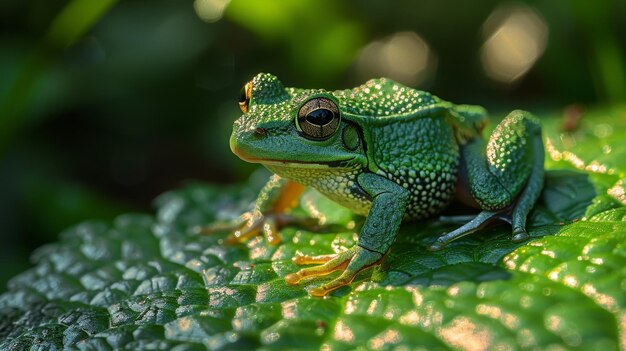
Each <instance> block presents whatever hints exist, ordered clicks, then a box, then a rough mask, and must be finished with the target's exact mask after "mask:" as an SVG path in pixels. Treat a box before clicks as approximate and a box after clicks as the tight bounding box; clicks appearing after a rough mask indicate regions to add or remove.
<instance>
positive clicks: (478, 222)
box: [428, 211, 510, 251]
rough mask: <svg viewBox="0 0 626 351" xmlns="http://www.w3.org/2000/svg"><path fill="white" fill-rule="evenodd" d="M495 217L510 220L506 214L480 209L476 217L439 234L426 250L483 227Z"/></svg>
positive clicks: (436, 249) (438, 248) (441, 247)
mask: <svg viewBox="0 0 626 351" xmlns="http://www.w3.org/2000/svg"><path fill="white" fill-rule="evenodd" d="M496 219H502V220H505V221H508V222H510V220H509V219H508V218H507V217H506V216H502V215H501V213H499V212H493V211H482V212H481V213H479V214H478V215H477V216H476V217H474V219H472V220H471V221H469V222H467V223H465V224H464V225H463V226H461V227H459V228H457V229H455V230H453V231H451V232H449V233H446V234H443V235H441V236H440V237H439V238H437V240H436V241H435V242H434V243H433V244H432V245H430V246H429V247H428V250H430V251H438V250H441V249H443V248H444V247H445V246H446V245H448V244H449V243H450V242H452V241H454V240H456V239H459V238H461V237H464V236H466V235H469V234H472V233H474V232H476V231H478V230H480V229H482V228H484V227H485V226H486V225H488V224H490V223H491V222H493V221H494V220H496Z"/></svg>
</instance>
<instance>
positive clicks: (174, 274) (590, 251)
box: [0, 112, 626, 350]
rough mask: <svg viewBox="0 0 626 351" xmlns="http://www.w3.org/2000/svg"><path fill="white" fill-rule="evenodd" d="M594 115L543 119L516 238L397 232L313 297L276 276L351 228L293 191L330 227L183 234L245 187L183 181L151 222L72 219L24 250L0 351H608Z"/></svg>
mask: <svg viewBox="0 0 626 351" xmlns="http://www.w3.org/2000/svg"><path fill="white" fill-rule="evenodd" d="M613 113H616V112H611V113H609V114H608V115H609V116H611V115H612V114H613ZM621 113H623V112H621ZM606 116H607V115H606V114H605V113H600V112H599V113H597V114H596V115H589V116H586V119H584V120H583V121H584V123H585V124H589V126H588V127H587V128H591V129H592V130H593V128H596V127H592V126H593V125H596V126H597V125H602V124H606V125H608V126H610V128H611V130H612V134H611V135H606V133H605V132H606V130H604V132H602V133H600V132H598V133H594V132H592V133H587V132H586V130H587V129H585V130H583V131H579V132H575V133H574V134H561V133H559V132H558V129H557V128H558V127H557V125H556V123H555V122H554V121H547V123H546V126H547V128H546V129H547V131H546V137H547V138H548V139H550V140H551V145H550V146H549V147H550V148H551V149H550V150H549V155H550V156H551V158H550V159H549V160H548V161H547V164H548V166H549V167H550V168H551V169H553V170H550V171H549V172H548V173H547V176H546V186H545V190H544V191H543V193H542V195H541V198H540V199H539V202H538V204H537V206H536V207H535V209H534V210H533V212H532V213H531V214H530V217H529V226H530V230H529V231H530V234H531V239H530V240H528V241H526V242H524V243H517V244H516V243H512V242H511V241H510V240H509V236H510V227H508V226H507V225H499V226H495V227H492V228H489V229H486V230H483V231H481V232H480V233H478V234H476V235H473V236H469V237H465V238H462V239H460V240H458V241H456V242H454V243H452V244H451V245H450V246H449V247H447V248H446V249H444V250H443V251H439V252H430V251H427V250H426V247H427V246H428V245H429V243H431V242H432V241H433V240H434V238H435V236H436V235H438V234H440V233H442V232H445V231H447V230H450V229H452V228H454V227H455V225H451V224H446V223H443V222H441V221H438V220H436V219H433V220H429V221H425V222H420V223H412V224H406V225H403V226H402V228H401V232H400V234H399V236H398V239H397V241H396V243H395V244H394V246H393V248H392V251H391V253H390V255H389V257H388V258H387V260H386V261H385V262H384V264H383V265H381V266H380V267H377V268H374V269H370V270H367V271H365V272H362V273H361V274H360V275H359V276H358V277H357V279H356V281H355V282H354V283H353V284H352V286H351V287H344V288H341V289H339V290H337V291H335V292H334V293H333V294H331V296H329V297H326V298H314V297H310V296H309V295H308V294H307V292H306V289H307V288H308V287H309V286H307V285H304V286H289V285H287V284H286V283H285V282H284V280H283V277H284V276H285V275H286V274H288V273H291V272H294V271H295V270H297V269H298V267H297V266H296V265H295V264H294V263H293V262H292V261H291V257H292V256H293V255H294V254H295V253H296V252H297V251H300V252H302V253H307V254H321V253H329V252H333V251H339V250H342V249H343V248H346V247H350V246H351V245H353V244H354V243H355V242H356V234H355V232H356V231H357V230H358V228H359V226H360V225H361V224H362V221H363V220H362V218H359V217H355V216H353V215H352V214H351V213H350V212H349V211H346V210H345V209H342V208H340V207H338V206H337V205H335V204H334V203H332V202H330V201H328V200H327V199H325V198H323V197H321V195H320V194H319V193H316V192H308V193H306V194H305V196H304V198H303V201H302V206H301V207H300V208H298V209H297V211H296V212H297V213H299V214H306V213H307V212H309V213H310V212H311V211H319V212H321V213H322V214H324V215H325V216H326V219H327V221H328V222H329V223H331V224H334V225H335V227H336V228H340V229H337V230H331V231H329V232H328V233H313V232H308V231H306V230H302V229H298V228H284V229H283V230H282V235H283V239H284V241H283V244H281V245H278V246H270V245H268V244H266V243H265V242H264V241H263V240H262V239H261V238H258V239H254V240H252V241H250V242H249V243H248V244H247V245H237V246H227V245H223V244H222V243H221V240H222V239H223V237H224V236H223V235H213V236H198V235H196V234H194V233H193V231H192V228H193V227H194V226H196V225H202V224H207V223H212V222H214V221H216V220H224V219H228V218H233V217H234V216H237V215H238V214H240V213H241V212H242V211H244V210H245V209H246V208H247V206H248V205H249V203H250V201H251V200H253V199H254V197H255V194H256V189H257V188H258V186H251V185H250V186H244V187H230V188H224V187H213V186H207V185H202V184H189V185H188V186H186V187H184V188H182V189H180V190H176V191H172V192H169V193H166V194H164V195H162V196H161V197H159V198H158V199H157V201H156V206H157V212H156V215H142V214H127V215H123V216H120V217H118V218H117V219H116V220H115V221H114V222H113V223H107V222H85V223H82V224H79V225H76V226H75V227H72V228H70V229H68V230H66V231H65V232H63V233H62V235H61V239H60V241H59V242H58V243H56V244H52V245H48V246H45V247H42V248H40V249H39V250H37V251H36V252H35V253H34V254H33V260H34V262H35V267H34V268H32V269H30V270H28V271H26V272H24V273H22V274H20V275H18V276H17V277H15V278H14V279H12V280H11V282H10V283H9V291H8V292H7V293H5V294H3V295H1V296H0V349H9V350H21V349H63V348H70V349H79V350H110V349H137V350H148V349H150V350H205V349H210V350H232V349H245V350H248V349H257V348H261V349H294V348H302V349H320V348H325V349H333V350H335V349H339V350H343V349H346V350H347V349H354V348H359V347H360V348H361V349H392V348H394V347H403V348H421V349H427V350H431V349H446V348H453V349H464V350H465V349H470V350H487V349H507V350H508V349H580V350H615V349H618V348H622V349H623V348H625V347H626V344H625V342H626V341H625V340H626V313H625V311H626V269H625V268H624V267H626V222H625V221H624V219H625V218H626V207H624V202H626V200H625V198H624V188H623V183H622V179H623V177H624V171H626V169H625V168H624V164H623V161H621V160H623V158H622V159H620V158H621V157H623V156H624V152H626V149H624V148H623V147H622V146H621V144H620V140H621V139H622V138H623V137H624V136H625V135H624V132H622V130H624V129H623V128H624V127H625V124H626V122H624V120H623V119H615V118H613V119H611V118H608V119H607V117H606ZM594 123H595V124H594ZM602 128H606V126H605V127H602ZM571 138H575V141H576V142H575V143H571V140H570V139H571ZM568 140H569V141H568ZM604 145H609V147H610V148H611V150H610V152H608V153H607V152H606V150H608V149H607V148H606V147H604ZM559 155H560V159H559ZM567 155H569V156H567ZM572 155H573V156H572ZM574 156H575V157H574ZM599 160H601V161H599ZM594 161H596V162H595V163H594ZM594 165H595V166H594ZM603 166H604V168H603ZM611 169H612V170H613V171H612V172H609V170H611ZM333 228H334V227H333ZM347 228H353V229H347ZM331 278H332V276H331V277H329V278H328V279H331Z"/></svg>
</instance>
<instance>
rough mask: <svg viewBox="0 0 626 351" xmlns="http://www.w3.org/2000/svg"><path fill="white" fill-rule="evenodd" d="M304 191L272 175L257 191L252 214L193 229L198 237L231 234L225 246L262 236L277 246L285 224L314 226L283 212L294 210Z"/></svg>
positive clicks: (315, 221) (312, 219) (296, 184)
mask: <svg viewBox="0 0 626 351" xmlns="http://www.w3.org/2000/svg"><path fill="white" fill-rule="evenodd" d="M303 191H304V187H303V186H302V185H300V184H298V183H295V182H292V181H290V180H287V179H285V178H281V177H279V176H277V175H273V176H272V177H271V178H270V179H269V181H268V182H267V183H266V184H265V186H264V187H263V189H261V191H260V193H259V196H258V198H257V200H256V203H255V206H254V209H253V210H252V211H249V212H246V213H244V214H242V215H241V216H240V217H239V218H238V219H237V220H235V222H234V223H230V224H226V225H223V224H215V225H212V226H209V227H201V228H198V229H197V232H198V233H200V234H210V233H213V232H223V231H230V232H232V234H231V236H230V237H228V239H226V241H227V243H230V244H234V243H237V242H243V241H245V240H247V239H249V238H251V237H253V236H256V235H258V234H259V233H261V232H263V235H264V236H265V239H266V240H267V242H268V243H270V244H278V243H280V242H281V237H280V234H279V229H280V227H282V226H285V225H289V224H298V225H303V226H308V227H312V226H316V225H317V224H318V221H317V219H315V218H299V217H295V216H291V215H289V214H287V213H285V212H287V211H288V210H289V209H291V208H293V207H295V206H296V205H297V203H298V199H299V198H300V195H301V194H302V192H303Z"/></svg>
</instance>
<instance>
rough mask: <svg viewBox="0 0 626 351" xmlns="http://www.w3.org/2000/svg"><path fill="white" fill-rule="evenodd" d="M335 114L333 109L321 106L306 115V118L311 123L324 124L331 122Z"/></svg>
mask: <svg viewBox="0 0 626 351" xmlns="http://www.w3.org/2000/svg"><path fill="white" fill-rule="evenodd" d="M334 116H335V115H334V114H333V112H332V111H330V110H327V109H325V108H320V109H317V110H315V111H311V112H309V114H308V115H306V120H307V121H309V123H311V124H315V125H318V126H323V125H326V124H328V123H330V121H332V120H333V117H334Z"/></svg>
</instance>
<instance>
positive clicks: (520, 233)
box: [511, 228, 530, 243]
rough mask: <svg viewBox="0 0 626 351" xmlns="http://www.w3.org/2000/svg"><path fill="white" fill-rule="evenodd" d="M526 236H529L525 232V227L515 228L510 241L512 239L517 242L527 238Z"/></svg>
mask: <svg viewBox="0 0 626 351" xmlns="http://www.w3.org/2000/svg"><path fill="white" fill-rule="evenodd" d="M528 238H530V235H528V232H526V230H525V229H523V228H520V229H516V230H514V231H513V236H512V237H511V241H513V242H514V243H519V242H522V241H524V240H527V239H528Z"/></svg>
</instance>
